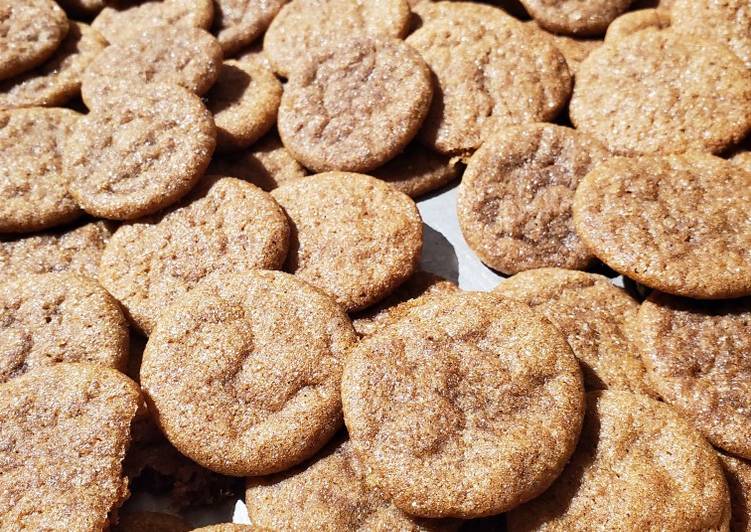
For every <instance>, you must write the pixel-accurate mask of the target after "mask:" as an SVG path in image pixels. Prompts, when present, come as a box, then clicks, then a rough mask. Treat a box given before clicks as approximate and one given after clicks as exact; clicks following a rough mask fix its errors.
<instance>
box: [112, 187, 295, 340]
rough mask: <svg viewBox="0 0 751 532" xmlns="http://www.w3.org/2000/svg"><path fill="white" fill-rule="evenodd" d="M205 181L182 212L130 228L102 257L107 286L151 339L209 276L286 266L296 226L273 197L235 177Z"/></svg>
mask: <svg viewBox="0 0 751 532" xmlns="http://www.w3.org/2000/svg"><path fill="white" fill-rule="evenodd" d="M205 180H206V182H205V183H202V184H201V185H200V190H198V191H197V192H196V193H195V194H191V195H190V197H189V201H186V202H185V203H184V204H182V205H181V206H179V207H177V208H174V209H172V210H170V211H168V212H166V213H164V214H162V215H160V216H159V217H158V218H155V219H150V220H144V221H141V222H134V223H130V224H124V225H122V226H121V227H120V228H119V229H118V230H117V231H116V232H115V234H114V235H113V236H112V238H111V239H110V241H109V243H108V244H107V247H106V248H105V250H104V253H103V254H102V261H101V265H100V268H99V281H100V282H101V283H102V286H104V287H105V288H106V289H107V290H108V291H109V293H111V294H112V295H113V296H115V298H117V299H118V300H119V301H120V303H122V305H123V307H124V308H125V310H126V312H127V313H128V315H129V317H130V319H131V321H133V323H135V324H136V326H137V327H138V328H139V329H141V330H142V331H144V332H145V333H146V334H149V333H150V332H151V331H152V329H153V328H154V326H155V325H156V322H157V318H158V317H159V315H160V314H161V313H162V312H163V311H164V309H166V308H167V307H169V306H170V305H171V304H172V303H174V302H176V301H179V300H181V299H182V298H183V297H184V296H185V294H186V293H187V292H188V291H189V290H190V289H192V288H193V287H194V286H195V285H196V284H198V282H199V281H201V280H202V279H203V278H204V277H206V276H207V275H209V274H211V273H214V272H217V271H221V272H223V273H227V274H229V273H237V274H243V273H245V272H248V271H250V270H253V269H256V268H260V269H277V268H280V267H281V266H282V265H283V264H284V259H285V258H286V256H287V247H288V242H289V225H288V223H287V218H286V216H285V215H284V212H283V211H282V209H281V208H280V207H279V205H277V203H276V202H275V201H274V200H273V199H272V198H271V196H270V195H269V194H267V193H266V192H263V191H262V190H260V189H258V188H257V187H255V186H253V185H251V184H250V183H246V182H244V181H240V180H239V179H234V178H231V177H226V178H219V177H215V176H210V177H207V178H205Z"/></svg>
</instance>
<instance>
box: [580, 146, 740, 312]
mask: <svg viewBox="0 0 751 532" xmlns="http://www.w3.org/2000/svg"><path fill="white" fill-rule="evenodd" d="M749 205H751V173H747V172H744V171H742V170H740V169H738V168H737V167H736V166H735V165H733V164H732V163H730V162H728V161H725V160H723V159H720V158H718V157H714V156H711V155H703V154H698V153H695V154H687V155H669V156H662V157H660V156H653V157H640V158H634V159H626V158H615V159H611V160H609V161H608V162H606V163H604V164H602V165H600V166H599V167H597V168H596V169H595V170H593V171H592V172H590V173H589V174H587V176H586V177H585V178H584V179H583V180H582V181H581V183H580V184H579V188H578V189H577V190H576V195H575V197H574V226H575V227H576V232H577V233H578V234H579V236H580V237H581V239H582V240H583V241H584V244H585V245H586V246H587V247H588V248H589V249H590V250H591V251H592V252H593V253H594V254H595V255H597V257H598V258H599V259H601V260H602V261H603V262H605V263H606V264H607V265H608V266H610V267H611V268H613V269H614V270H616V271H617V272H619V273H621V274H623V275H625V276H627V277H630V278H631V279H633V280H635V281H638V282H640V283H642V284H644V285H646V286H648V287H650V288H654V289H656V290H661V291H663V292H668V293H671V294H675V295H681V296H686V297H693V298H699V299H722V298H728V297H741V296H744V295H749V294H751V219H749V217H748V206H749Z"/></svg>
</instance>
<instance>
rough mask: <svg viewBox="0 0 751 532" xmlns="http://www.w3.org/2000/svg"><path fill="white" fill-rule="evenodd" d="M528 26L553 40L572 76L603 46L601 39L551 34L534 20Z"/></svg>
mask: <svg viewBox="0 0 751 532" xmlns="http://www.w3.org/2000/svg"><path fill="white" fill-rule="evenodd" d="M616 20H617V19H616ZM527 25H528V26H531V27H533V28H537V29H539V30H540V31H541V32H543V33H544V34H545V35H547V36H548V37H550V38H551V39H552V40H553V44H555V47H556V48H558V51H559V52H561V54H563V57H564V58H565V59H566V64H567V65H568V69H569V72H570V73H571V75H572V76H574V75H575V74H576V71H577V70H578V69H579V65H581V64H582V61H584V60H585V59H586V58H587V56H589V54H590V53H592V51H593V50H596V49H597V48H599V47H600V46H602V40H600V39H584V38H581V37H570V36H568V35H556V34H555V33H549V32H547V31H546V30H544V29H542V28H540V26H539V25H538V24H537V22H535V21H534V20H530V21H529V22H527ZM611 25H612V24H611Z"/></svg>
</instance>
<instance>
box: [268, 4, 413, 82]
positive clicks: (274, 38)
mask: <svg viewBox="0 0 751 532" xmlns="http://www.w3.org/2000/svg"><path fill="white" fill-rule="evenodd" d="M409 23H410V11H409V6H408V5H407V2H406V1H405V0H292V1H291V2H290V3H288V4H286V5H285V6H284V7H283V8H282V9H281V11H279V14H278V15H277V16H276V17H275V18H274V20H273V22H272V23H271V25H270V26H269V29H268V30H267V31H266V35H265V36H264V38H263V51H264V53H265V54H266V56H267V57H268V59H269V62H270V63H271V67H272V68H273V69H274V72H276V73H277V74H279V75H280V76H283V77H285V78H288V77H290V75H291V74H292V72H293V71H294V70H296V68H298V67H299V66H300V63H303V64H304V63H306V62H309V61H310V60H311V59H312V58H313V57H314V56H315V55H316V54H317V52H318V50H320V49H321V48H324V47H326V46H327V45H331V44H336V43H338V42H339V41H341V40H342V36H344V35H346V36H348V37H350V36H352V37H354V36H357V35H369V36H373V37H378V36H382V37H404V36H405V35H406V34H407V31H408V29H409Z"/></svg>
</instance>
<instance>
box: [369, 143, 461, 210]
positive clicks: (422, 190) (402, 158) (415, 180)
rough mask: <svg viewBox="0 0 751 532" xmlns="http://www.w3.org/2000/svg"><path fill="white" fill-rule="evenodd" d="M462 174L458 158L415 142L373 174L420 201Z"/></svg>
mask: <svg viewBox="0 0 751 532" xmlns="http://www.w3.org/2000/svg"><path fill="white" fill-rule="evenodd" d="M461 171H462V165H461V163H460V161H459V158H458V157H449V156H446V155H441V154H440V153H435V152H433V151H430V150H428V149H427V148H425V147H424V146H422V145H420V144H418V143H416V142H413V143H411V144H410V145H409V146H407V148H406V149H405V150H404V151H403V152H402V153H400V154H399V155H397V156H396V157H394V158H393V159H391V160H390V161H389V162H387V163H386V164H384V165H383V166H381V167H380V168H376V169H375V170H373V171H372V172H371V174H372V175H373V177H377V178H378V179H380V180H382V181H385V182H386V183H388V184H389V185H391V186H392V187H394V188H395V189H397V190H398V191H399V192H404V193H405V194H407V195H408V196H410V197H412V198H419V197H420V196H424V195H425V194H427V193H429V192H432V191H434V190H437V189H439V188H442V187H444V186H446V185H448V184H449V183H451V182H452V181H454V180H455V179H457V178H458V177H459V175H460V174H461Z"/></svg>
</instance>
